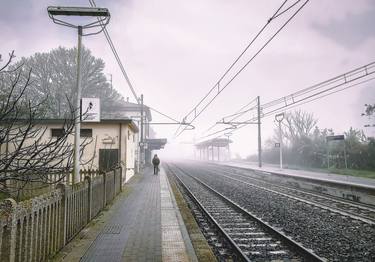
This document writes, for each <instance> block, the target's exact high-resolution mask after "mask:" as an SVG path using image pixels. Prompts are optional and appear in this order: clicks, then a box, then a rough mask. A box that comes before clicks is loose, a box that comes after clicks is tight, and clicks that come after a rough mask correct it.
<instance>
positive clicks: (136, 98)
mask: <svg viewBox="0 0 375 262" xmlns="http://www.w3.org/2000/svg"><path fill="white" fill-rule="evenodd" d="M89 2H90V4H91V6H93V7H96V3H95V0H89ZM101 26H102V27H103V25H101ZM103 32H104V36H105V38H106V39H107V42H108V44H109V47H110V48H111V51H112V53H113V55H114V56H115V59H116V61H117V64H118V65H119V67H120V70H121V72H122V74H123V76H124V78H125V80H126V82H127V84H128V86H129V88H130V90H131V92H132V94H133V96H134V98H135V100H136V101H137V103H138V104H140V101H139V98H138V96H137V94H136V92H135V89H134V87H133V84H132V83H131V81H130V78H129V76H128V74H127V73H126V70H125V67H124V65H123V63H122V62H121V59H120V57H119V55H118V53H117V50H116V47H115V45H114V44H113V41H112V39H111V36H110V35H109V32H108V30H107V29H106V28H105V27H104V28H103ZM149 108H150V109H151V110H153V111H155V112H157V113H159V114H160V115H162V116H164V117H166V118H168V119H170V120H172V121H174V122H177V123H179V121H177V120H175V119H173V118H172V117H170V116H168V115H166V114H164V113H161V112H160V111H158V110H156V109H155V108H151V107H149Z"/></svg>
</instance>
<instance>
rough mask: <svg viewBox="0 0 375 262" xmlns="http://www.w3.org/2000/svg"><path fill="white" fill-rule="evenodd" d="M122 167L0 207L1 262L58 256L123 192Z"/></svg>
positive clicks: (11, 201) (8, 201)
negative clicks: (60, 251) (61, 250)
mask: <svg viewBox="0 0 375 262" xmlns="http://www.w3.org/2000/svg"><path fill="white" fill-rule="evenodd" d="M121 185H122V172H121V168H118V169H116V170H114V171H110V172H107V173H102V174H95V175H94V176H85V177H84V179H83V180H82V181H81V182H80V183H78V184H75V185H67V184H63V183H61V184H58V185H57V187H56V189H55V190H53V191H51V192H49V193H46V194H44V195H41V196H38V197H34V198H32V199H30V200H26V201H23V202H19V203H17V202H16V201H15V200H13V199H11V198H8V199H6V200H4V201H3V202H1V205H0V261H11V262H13V261H45V260H48V259H49V258H50V257H52V256H53V255H55V254H56V253H57V252H58V251H59V250H60V249H61V248H63V247H64V246H65V245H66V244H67V243H68V242H69V241H70V240H72V239H73V238H74V236H75V235H76V234H77V233H79V231H81V229H82V228H83V227H84V226H85V225H87V223H88V222H89V221H91V219H93V218H94V217H95V216H96V215H97V214H98V213H99V212H100V211H101V210H102V209H103V208H104V207H105V206H106V205H107V204H108V203H110V202H111V201H112V200H113V199H114V198H115V196H116V195H117V194H118V193H119V192H120V191H121V188H122V187H121Z"/></svg>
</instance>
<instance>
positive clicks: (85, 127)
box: [35, 118, 139, 182]
mask: <svg viewBox="0 0 375 262" xmlns="http://www.w3.org/2000/svg"><path fill="white" fill-rule="evenodd" d="M39 127H41V128H43V129H46V131H45V132H44V135H43V139H45V140H46V141H47V140H49V139H51V138H54V137H58V136H61V135H62V134H63V132H64V129H63V128H64V120H62V119H43V120H37V121H35V128H39ZM138 133H139V129H138V126H137V125H136V124H135V123H134V121H133V120H131V119H129V118H122V119H120V118H119V119H101V120H100V122H82V123H81V143H83V142H84V141H85V143H86V144H87V145H86V146H85V149H84V151H83V153H82V156H81V169H86V170H88V169H91V170H93V169H94V170H95V169H99V170H109V169H111V168H112V167H114V166H117V165H121V167H122V172H123V174H122V175H123V178H125V179H124V182H126V181H128V180H129V179H130V178H131V177H132V176H133V175H134V174H135V172H136V168H137V161H136V152H137V147H138V143H137V141H138ZM73 141H74V136H73V135H71V136H69V137H68V142H70V143H73Z"/></svg>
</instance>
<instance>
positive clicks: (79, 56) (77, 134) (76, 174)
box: [73, 26, 82, 184]
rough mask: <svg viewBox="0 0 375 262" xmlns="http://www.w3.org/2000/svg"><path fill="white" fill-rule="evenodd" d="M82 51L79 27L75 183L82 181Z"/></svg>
mask: <svg viewBox="0 0 375 262" xmlns="http://www.w3.org/2000/svg"><path fill="white" fill-rule="evenodd" d="M81 49H82V26H78V47H77V97H76V100H77V101H76V114H75V126H74V128H75V130H74V131H75V136H74V171H73V183H74V184H75V183H78V182H79V180H80V177H79V175H80V174H79V173H80V168H79V167H80V166H79V164H80V163H79V151H80V147H81V142H80V139H81V90H82V87H81V59H82V56H81V52H82V51H81Z"/></svg>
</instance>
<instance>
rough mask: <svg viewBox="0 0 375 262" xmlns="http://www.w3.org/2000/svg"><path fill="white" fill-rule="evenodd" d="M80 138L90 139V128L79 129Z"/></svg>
mask: <svg viewBox="0 0 375 262" xmlns="http://www.w3.org/2000/svg"><path fill="white" fill-rule="evenodd" d="M81 137H92V129H91V128H83V129H81Z"/></svg>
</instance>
